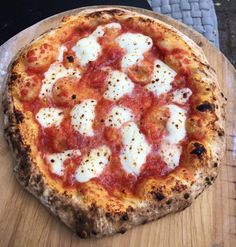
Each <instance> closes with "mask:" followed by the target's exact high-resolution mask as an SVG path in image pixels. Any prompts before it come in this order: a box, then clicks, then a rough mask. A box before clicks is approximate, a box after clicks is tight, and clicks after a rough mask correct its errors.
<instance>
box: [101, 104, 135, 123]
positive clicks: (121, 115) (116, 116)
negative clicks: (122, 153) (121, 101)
mask: <svg viewBox="0 0 236 247" xmlns="http://www.w3.org/2000/svg"><path fill="white" fill-rule="evenodd" d="M133 118H134V117H133V115H132V113H131V111H130V110H129V109H128V108H125V107H122V106H114V107H113V108H112V109H111V111H110V112H109V114H108V117H107V119H106V120H105V125H106V126H108V127H113V128H120V127H121V126H122V125H123V124H124V123H126V122H129V121H131V120H133Z"/></svg>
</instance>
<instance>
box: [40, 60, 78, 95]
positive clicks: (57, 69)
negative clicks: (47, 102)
mask: <svg viewBox="0 0 236 247" xmlns="http://www.w3.org/2000/svg"><path fill="white" fill-rule="evenodd" d="M68 76H73V77H76V78H78V79H80V78H81V73H80V70H79V69H77V68H65V67H64V66H63V65H62V64H61V63H57V62H56V63H53V64H52V65H51V66H50V67H49V69H48V71H47V72H45V73H44V79H43V81H42V87H41V90H40V93H39V97H41V98H42V97H44V96H47V97H51V96H52V88H53V85H54V84H55V83H56V81H57V80H58V79H60V78H63V77H68Z"/></svg>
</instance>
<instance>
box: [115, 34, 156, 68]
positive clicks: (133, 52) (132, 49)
mask: <svg viewBox="0 0 236 247" xmlns="http://www.w3.org/2000/svg"><path fill="white" fill-rule="evenodd" d="M116 42H117V43H118V44H119V46H120V47H121V48H123V49H124V50H125V51H126V54H125V56H124V57H123V58H122V61H121V66H122V68H123V69H124V70H126V69H127V68H128V67H130V66H133V65H135V64H137V63H138V62H139V61H141V60H142V59H143V54H144V53H145V52H147V51H148V50H150V49H151V47H152V45H153V42H152V39H151V38H150V37H148V36H145V35H143V34H140V33H124V34H122V35H120V36H119V37H118V38H116Z"/></svg>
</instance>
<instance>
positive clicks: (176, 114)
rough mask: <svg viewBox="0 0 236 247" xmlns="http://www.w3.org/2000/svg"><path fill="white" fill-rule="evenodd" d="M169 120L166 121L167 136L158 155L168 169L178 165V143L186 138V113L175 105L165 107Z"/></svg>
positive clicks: (179, 147)
mask: <svg viewBox="0 0 236 247" xmlns="http://www.w3.org/2000/svg"><path fill="white" fill-rule="evenodd" d="M167 107H168V108H169V111H170V118H169V119H168V121H167V125H166V129H167V132H168V134H167V136H166V137H165V138H164V142H163V143H162V144H161V147H160V150H159V154H160V156H161V157H162V159H163V161H164V162H165V163H166V164H167V166H168V167H169V168H170V169H174V168H175V167H177V166H178V165H179V160H180V156H181V152H182V147H181V146H180V145H179V142H180V141H181V140H183V139H184V138H185V136H186V129H185V122H186V111H185V110H184V109H183V108H181V107H179V106H177V105H167Z"/></svg>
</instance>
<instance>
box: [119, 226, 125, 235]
mask: <svg viewBox="0 0 236 247" xmlns="http://www.w3.org/2000/svg"><path fill="white" fill-rule="evenodd" d="M125 232H126V229H125V228H124V227H122V228H120V229H119V231H118V233H121V234H124V233H125Z"/></svg>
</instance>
